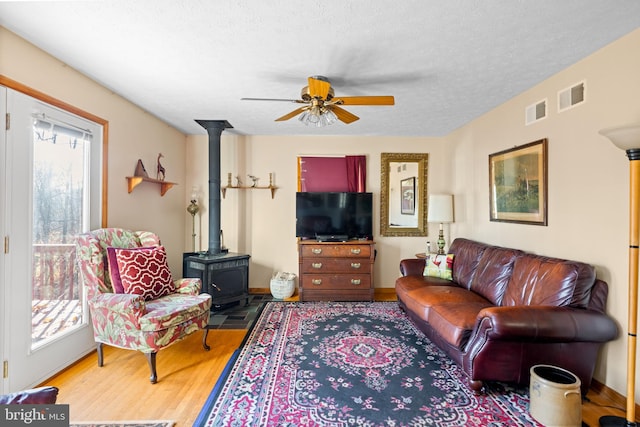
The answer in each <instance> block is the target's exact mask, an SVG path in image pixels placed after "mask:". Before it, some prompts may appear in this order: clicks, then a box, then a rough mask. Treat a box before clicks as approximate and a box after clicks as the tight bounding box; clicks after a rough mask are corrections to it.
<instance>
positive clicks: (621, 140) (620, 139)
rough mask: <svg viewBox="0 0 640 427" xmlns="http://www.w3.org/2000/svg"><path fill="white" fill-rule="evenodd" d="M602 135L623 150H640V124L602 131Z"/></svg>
mask: <svg viewBox="0 0 640 427" xmlns="http://www.w3.org/2000/svg"><path fill="white" fill-rule="evenodd" d="M600 135H603V136H606V137H607V138H609V139H610V140H611V142H613V143H614V145H615V146H616V147H618V148H620V149H622V150H625V151H626V150H633V149H640V124H636V125H627V126H617V127H612V128H607V129H602V130H601V131H600Z"/></svg>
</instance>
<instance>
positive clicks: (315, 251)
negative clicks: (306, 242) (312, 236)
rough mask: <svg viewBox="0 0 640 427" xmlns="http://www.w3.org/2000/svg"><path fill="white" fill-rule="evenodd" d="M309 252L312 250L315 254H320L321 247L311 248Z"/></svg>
mask: <svg viewBox="0 0 640 427" xmlns="http://www.w3.org/2000/svg"><path fill="white" fill-rule="evenodd" d="M311 252H313V253H314V254H316V255H320V254H321V253H322V248H313V249H311Z"/></svg>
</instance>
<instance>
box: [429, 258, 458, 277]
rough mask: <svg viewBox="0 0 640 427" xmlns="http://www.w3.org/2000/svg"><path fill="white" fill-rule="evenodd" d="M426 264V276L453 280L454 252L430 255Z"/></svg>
mask: <svg viewBox="0 0 640 427" xmlns="http://www.w3.org/2000/svg"><path fill="white" fill-rule="evenodd" d="M426 261H427V262H426V264H425V266H424V273H423V275H424V276H429V277H439V278H441V279H445V280H453V271H452V270H453V254H447V255H429V256H428V257H427V260H426Z"/></svg>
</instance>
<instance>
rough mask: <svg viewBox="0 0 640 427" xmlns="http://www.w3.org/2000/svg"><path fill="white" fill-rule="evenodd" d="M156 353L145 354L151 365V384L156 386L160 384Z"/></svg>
mask: <svg viewBox="0 0 640 427" xmlns="http://www.w3.org/2000/svg"><path fill="white" fill-rule="evenodd" d="M156 354H157V353H156V352H155V351H154V352H152V353H145V356H147V362H148V363H149V369H150V370H151V376H150V377H149V381H151V384H155V383H157V382H158V373H157V372H156Z"/></svg>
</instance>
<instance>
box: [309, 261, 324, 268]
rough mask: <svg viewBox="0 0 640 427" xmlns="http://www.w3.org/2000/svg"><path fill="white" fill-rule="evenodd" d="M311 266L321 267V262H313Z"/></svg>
mask: <svg viewBox="0 0 640 427" xmlns="http://www.w3.org/2000/svg"><path fill="white" fill-rule="evenodd" d="M311 267H313V268H322V263H321V262H314V263H312V264H311Z"/></svg>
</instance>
